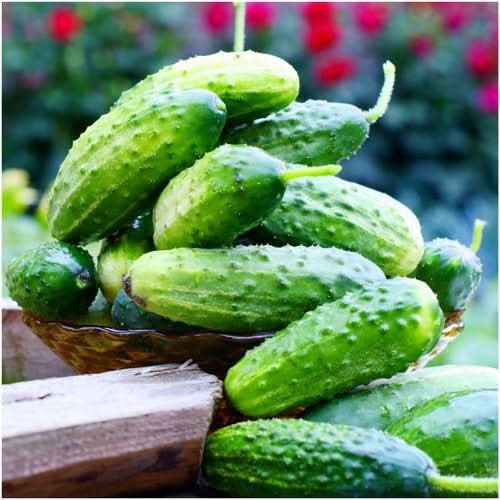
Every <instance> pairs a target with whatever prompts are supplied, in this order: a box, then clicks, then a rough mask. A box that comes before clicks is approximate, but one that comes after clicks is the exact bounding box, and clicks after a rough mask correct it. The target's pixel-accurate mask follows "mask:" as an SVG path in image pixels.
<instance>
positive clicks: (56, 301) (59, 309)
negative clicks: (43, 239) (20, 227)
mask: <svg viewBox="0 0 500 500" xmlns="http://www.w3.org/2000/svg"><path fill="white" fill-rule="evenodd" d="M6 278H7V288H8V289H9V293H10V296H11V297H12V298H13V299H14V300H15V301H16V302H17V303H18V304H19V305H20V306H21V307H22V308H23V309H25V310H26V311H29V312H31V313H33V314H36V315H40V316H43V317H45V318H48V319H65V318H71V317H73V316H77V315H80V314H84V313H85V312H86V311H87V310H88V308H89V306H90V304H91V303H92V301H93V300H94V299H95V297H96V295H97V279H96V272H95V267H94V261H93V260H92V257H91V256H90V255H89V253H88V252H87V251H86V250H84V249H83V248H79V247H77V246H74V245H71V244H68V243H61V242H58V241H52V242H49V243H44V244H43V245H40V246H39V247H37V248H34V249H32V250H28V251H27V252H25V253H23V254H22V255H20V256H19V257H17V258H15V259H13V260H11V261H10V263H9V264H8V266H7V270H6Z"/></svg>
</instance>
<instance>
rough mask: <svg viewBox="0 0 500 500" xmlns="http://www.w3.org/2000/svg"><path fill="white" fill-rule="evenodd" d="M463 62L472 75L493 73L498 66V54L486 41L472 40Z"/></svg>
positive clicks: (481, 75) (478, 75)
mask: <svg viewBox="0 0 500 500" xmlns="http://www.w3.org/2000/svg"><path fill="white" fill-rule="evenodd" d="M465 64H466V65H467V68H468V69H469V71H470V72H471V73H472V74H473V75H475V76H477V77H484V76H488V75H491V74H493V73H494V72H495V71H496V69H497V67H498V55H497V52H496V50H495V49H494V48H493V47H492V46H491V45H490V44H488V43H487V42H486V41H484V40H472V41H471V42H470V44H469V46H468V47H467V51H466V54H465Z"/></svg>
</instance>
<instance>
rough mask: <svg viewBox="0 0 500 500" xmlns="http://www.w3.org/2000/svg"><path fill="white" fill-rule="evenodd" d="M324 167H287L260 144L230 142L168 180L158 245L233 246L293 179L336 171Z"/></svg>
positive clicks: (159, 209) (159, 208) (158, 213)
mask: <svg viewBox="0 0 500 500" xmlns="http://www.w3.org/2000/svg"><path fill="white" fill-rule="evenodd" d="M338 171H340V167H336V166H329V167H327V166H324V167H316V168H307V167H305V168H302V169H301V170H300V169H294V170H286V167H285V164H284V163H283V162H282V161H280V160H277V159H275V158H273V157H272V156H269V155H268V154H267V153H265V152H264V151H262V150H261V149H259V148H254V147H251V146H232V145H230V144H226V145H223V146H220V147H218V148H217V149H214V150H213V151H211V152H209V153H207V154H206V155H205V156H204V157H203V158H201V159H200V160H198V161H197V162H196V163H195V164H194V165H193V166H192V167H191V168H188V169H186V170H184V171H183V172H181V173H180V174H179V175H178V176H177V177H175V178H174V179H172V181H171V182H169V183H168V185H167V186H166V188H165V189H164V190H163V192H162V193H161V195H160V197H159V198H158V201H157V203H156V205H155V208H154V213H153V221H154V242H155V246H156V248H157V249H160V250H168V249H170V248H180V247H197V248H215V247H221V246H228V245H230V244H231V243H232V242H233V241H234V240H235V239H236V238H237V237H238V236H239V235H240V234H242V233H244V232H246V231H248V230H249V229H251V228H253V227H255V226H257V225H258V224H259V223H260V222H262V221H263V220H264V219H265V218H266V217H267V216H268V215H270V214H271V212H272V211H273V210H274V209H275V208H276V207H277V205H278V203H279V202H280V200H281V199H282V197H283V194H284V193H285V188H286V184H287V182H288V180H291V179H295V178H298V177H302V176H313V175H328V174H332V173H337V172H338Z"/></svg>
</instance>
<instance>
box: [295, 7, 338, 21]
mask: <svg viewBox="0 0 500 500" xmlns="http://www.w3.org/2000/svg"><path fill="white" fill-rule="evenodd" d="M333 13H334V4H332V3H330V2H308V3H306V4H304V6H303V7H302V15H303V16H304V19H305V20H306V22H307V23H309V24H316V23H321V22H325V21H329V20H330V19H331V18H332V15H333Z"/></svg>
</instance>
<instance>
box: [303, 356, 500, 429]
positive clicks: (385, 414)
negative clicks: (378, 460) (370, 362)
mask: <svg viewBox="0 0 500 500" xmlns="http://www.w3.org/2000/svg"><path fill="white" fill-rule="evenodd" d="M498 373H499V372H498V370H497V369H496V368H488V367H486V366H453V365H448V366H437V367H433V368H423V369H421V370H416V371H413V372H408V373H403V374H401V375H396V376H395V377H392V378H390V379H389V380H382V381H377V383H375V384H371V386H369V387H367V388H361V389H358V390H356V391H355V392H353V393H351V394H346V395H343V396H339V397H338V398H335V399H333V400H331V401H327V402H325V403H321V404H319V405H317V406H315V407H314V408H311V409H310V410H308V411H306V413H304V415H303V418H304V419H306V420H312V421H315V422H328V423H331V424H350V425H357V426H359V427H373V428H375V429H382V430H383V429H386V428H387V427H388V426H389V425H391V424H392V423H394V422H396V421H397V420H399V419H400V418H402V417H403V416H404V415H405V414H406V412H409V411H411V410H412V409H413V408H415V407H417V406H419V405H421V404H423V403H426V402H427V401H432V400H433V399H435V398H437V397H440V396H442V395H444V394H448V393H452V392H474V391H478V390H486V389H488V390H489V389H492V390H496V389H497V388H498Z"/></svg>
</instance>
